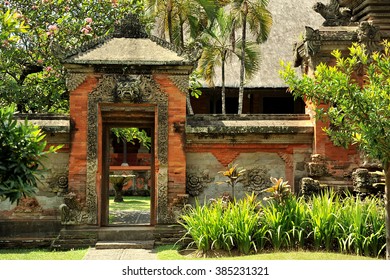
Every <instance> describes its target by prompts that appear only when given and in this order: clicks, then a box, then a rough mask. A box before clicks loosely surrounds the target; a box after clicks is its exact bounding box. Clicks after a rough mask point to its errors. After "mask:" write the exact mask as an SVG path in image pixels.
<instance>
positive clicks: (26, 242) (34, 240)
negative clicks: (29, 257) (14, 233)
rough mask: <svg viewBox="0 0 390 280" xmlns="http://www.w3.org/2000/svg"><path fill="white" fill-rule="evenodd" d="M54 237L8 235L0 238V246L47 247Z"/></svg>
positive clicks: (3, 247)
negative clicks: (8, 236)
mask: <svg viewBox="0 0 390 280" xmlns="http://www.w3.org/2000/svg"><path fill="white" fill-rule="evenodd" d="M53 239H54V237H47V238H42V237H10V238H1V239H0V248H2V249H5V248H26V249H30V248H48V247H49V246H50V244H51V243H52V241H53Z"/></svg>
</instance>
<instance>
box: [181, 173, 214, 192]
mask: <svg viewBox="0 0 390 280" xmlns="http://www.w3.org/2000/svg"><path fill="white" fill-rule="evenodd" d="M186 181H187V182H186V187H187V193H188V194H190V195H191V196H193V197H196V196H198V195H199V194H200V193H202V192H203V190H204V189H205V188H206V187H207V186H208V184H209V183H211V182H213V181H214V178H211V177H210V174H209V172H207V171H199V172H190V173H187V179H186Z"/></svg>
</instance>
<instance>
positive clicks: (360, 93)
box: [280, 41, 390, 163]
mask: <svg viewBox="0 0 390 280" xmlns="http://www.w3.org/2000/svg"><path fill="white" fill-rule="evenodd" d="M349 50H350V54H349V56H348V57H342V55H341V52H340V51H337V50H336V51H333V53H332V54H333V56H334V57H335V59H336V64H335V66H328V65H326V64H320V65H319V66H317V68H316V70H315V73H314V77H309V76H303V77H302V78H300V77H298V76H297V74H296V72H295V70H294V69H293V68H292V67H291V65H290V64H284V63H282V67H283V69H282V71H281V72H280V74H281V76H282V77H283V79H284V80H285V81H286V83H287V84H288V85H289V87H290V91H291V92H292V93H293V95H294V96H295V97H298V96H299V97H305V98H307V99H308V101H310V102H312V103H313V104H314V105H315V106H316V107H317V116H318V117H319V118H322V119H324V120H327V121H329V122H330V126H329V127H327V128H325V131H326V132H327V134H328V135H329V136H330V137H331V139H332V140H333V142H334V143H335V144H338V145H342V146H348V145H350V144H353V143H357V144H359V146H360V148H361V149H362V150H363V151H365V152H366V153H367V154H368V155H370V156H371V157H372V158H375V159H378V160H380V161H382V162H383V163H386V162H389V159H390V122H389V119H390V110H389V109H390V94H389V93H390V71H389V69H390V42H387V41H385V42H383V51H382V52H374V53H372V54H370V53H369V52H368V51H367V49H366V47H365V46H364V45H359V44H356V43H355V44H353V45H352V46H351V48H350V49H349ZM359 70H363V71H364V72H365V76H361V77H359V76H358V74H357V73H359ZM359 78H360V79H362V80H363V83H361V81H359ZM322 104H325V105H328V106H327V107H325V108H324V106H321V107H319V105H322Z"/></svg>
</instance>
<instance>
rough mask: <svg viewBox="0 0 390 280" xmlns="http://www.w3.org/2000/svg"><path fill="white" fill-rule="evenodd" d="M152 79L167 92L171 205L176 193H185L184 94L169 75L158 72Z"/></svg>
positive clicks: (169, 201) (169, 192) (169, 194)
mask: <svg viewBox="0 0 390 280" xmlns="http://www.w3.org/2000/svg"><path fill="white" fill-rule="evenodd" d="M154 79H155V80H156V81H157V83H158V84H159V85H160V88H161V90H162V91H164V92H166V93H167V94H168V204H169V205H171V204H172V203H173V201H174V199H175V198H176V197H177V195H181V194H185V193H186V154H185V149H184V147H185V137H184V128H185V121H186V96H185V93H183V92H182V91H181V90H180V89H179V88H178V87H177V86H176V85H175V84H174V83H173V81H172V80H171V79H169V75H167V74H158V75H155V76H154Z"/></svg>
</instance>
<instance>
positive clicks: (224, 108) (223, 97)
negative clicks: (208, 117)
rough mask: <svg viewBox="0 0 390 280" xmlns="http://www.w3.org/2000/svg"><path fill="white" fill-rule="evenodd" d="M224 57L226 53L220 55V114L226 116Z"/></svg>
mask: <svg viewBox="0 0 390 280" xmlns="http://www.w3.org/2000/svg"><path fill="white" fill-rule="evenodd" d="M225 56H226V53H224V54H223V55H222V67H221V70H222V90H221V99H222V114H223V115H225V114H226V94H225Z"/></svg>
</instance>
